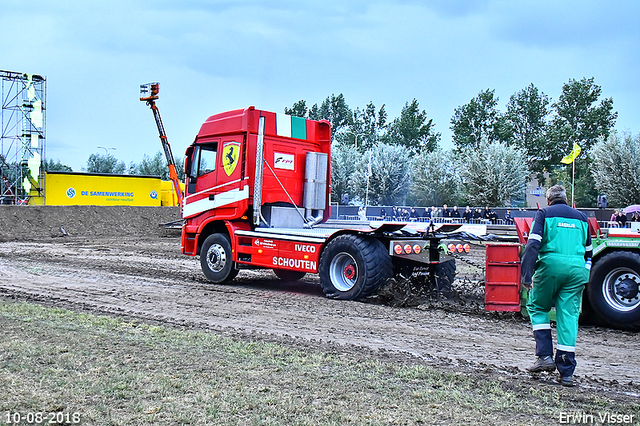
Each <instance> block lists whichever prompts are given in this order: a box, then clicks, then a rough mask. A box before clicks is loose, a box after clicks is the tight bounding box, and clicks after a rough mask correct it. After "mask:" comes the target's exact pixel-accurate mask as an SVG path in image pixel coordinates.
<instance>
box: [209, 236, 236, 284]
mask: <svg viewBox="0 0 640 426" xmlns="http://www.w3.org/2000/svg"><path fill="white" fill-rule="evenodd" d="M235 266H236V265H235V262H234V261H233V254H232V251H231V241H230V240H229V237H228V236H227V235H226V234H211V235H209V236H208V237H207V238H206V239H205V240H204V243H203V244H202V248H201V249H200V267H201V268H202V272H203V273H204V275H205V277H207V279H208V280H209V281H211V282H212V283H215V284H225V283H227V282H229V281H231V280H233V279H234V278H235V277H236V275H238V270H237V269H236V267H235Z"/></svg>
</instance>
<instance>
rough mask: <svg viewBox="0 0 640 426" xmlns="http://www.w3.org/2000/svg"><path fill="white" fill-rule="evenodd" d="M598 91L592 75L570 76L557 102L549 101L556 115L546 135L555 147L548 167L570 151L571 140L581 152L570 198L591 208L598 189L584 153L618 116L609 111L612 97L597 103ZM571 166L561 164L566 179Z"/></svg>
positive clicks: (602, 136)
mask: <svg viewBox="0 0 640 426" xmlns="http://www.w3.org/2000/svg"><path fill="white" fill-rule="evenodd" d="M601 94H602V89H601V87H600V86H598V85H597V84H595V83H594V78H593V77H591V78H589V79H587V78H583V79H582V80H573V79H570V80H569V82H568V83H565V84H564V85H563V86H562V94H561V95H560V97H559V99H558V102H556V103H554V104H553V108H554V110H555V113H556V116H555V117H554V119H553V120H552V122H551V123H550V125H549V131H548V137H549V138H550V142H551V144H552V146H555V147H556V149H555V151H554V153H553V155H552V157H551V160H550V162H549V163H550V167H553V166H551V165H557V166H556V167H560V166H561V163H560V160H561V159H562V157H564V156H565V155H567V154H568V153H569V152H571V149H572V148H573V144H574V143H578V144H579V145H580V147H581V148H582V154H581V155H580V156H579V157H578V158H577V159H576V163H575V186H576V194H575V198H574V199H575V203H576V206H578V207H594V206H595V204H596V201H597V196H598V191H597V189H596V186H595V185H596V183H595V180H594V179H593V174H592V173H591V168H590V166H591V160H589V159H588V156H587V153H588V152H589V151H590V149H591V147H592V146H593V145H594V144H595V143H596V141H598V140H599V139H601V138H604V139H606V138H607V137H608V136H609V133H610V132H611V130H612V129H613V127H614V126H615V122H616V119H617V118H618V113H617V112H615V111H613V99H612V98H605V99H602V100H601V101H600V102H599V103H598V99H599V98H600V96H601ZM572 167H573V165H571V164H569V165H567V166H565V171H566V175H568V176H569V182H570V181H571V179H570V178H571V174H572V173H573V171H572ZM567 186H570V184H569V185H567Z"/></svg>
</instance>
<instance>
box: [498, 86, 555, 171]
mask: <svg viewBox="0 0 640 426" xmlns="http://www.w3.org/2000/svg"><path fill="white" fill-rule="evenodd" d="M550 113H551V99H550V98H549V97H548V96H547V95H545V94H544V93H541V92H540V91H539V90H538V88H537V87H536V86H534V85H533V83H532V84H530V85H529V86H527V87H526V88H525V89H523V90H521V91H519V92H517V93H515V94H513V95H511V97H510V98H509V102H508V103H507V111H506V112H505V114H504V115H503V116H502V117H501V119H500V120H499V126H498V135H499V139H500V140H501V141H503V142H506V143H507V145H510V146H515V147H518V148H520V149H522V150H524V151H525V152H526V154H527V165H528V168H529V170H531V171H532V172H534V173H536V174H537V178H538V181H539V182H543V181H544V178H543V172H544V171H545V170H549V168H550V163H549V162H550V161H551V158H552V157H553V152H554V149H555V144H554V143H553V142H552V141H551V140H550V139H549V138H547V135H546V133H547V119H548V116H549V114H550Z"/></svg>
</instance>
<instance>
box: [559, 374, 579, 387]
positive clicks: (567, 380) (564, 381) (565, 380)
mask: <svg viewBox="0 0 640 426" xmlns="http://www.w3.org/2000/svg"><path fill="white" fill-rule="evenodd" d="M558 382H560V384H561V385H562V386H566V387H568V388H571V387H573V386H575V385H576V384H575V383H574V382H573V376H566V377H562V376H560V378H559V379H558Z"/></svg>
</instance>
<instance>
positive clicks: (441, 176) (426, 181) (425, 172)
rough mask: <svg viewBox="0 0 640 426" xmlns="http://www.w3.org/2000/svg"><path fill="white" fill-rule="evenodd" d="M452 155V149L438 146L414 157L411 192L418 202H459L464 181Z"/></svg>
mask: <svg viewBox="0 0 640 426" xmlns="http://www.w3.org/2000/svg"><path fill="white" fill-rule="evenodd" d="M452 155H453V152H452V151H443V150H442V149H441V148H437V149H436V150H434V151H432V152H426V151H424V152H421V153H420V154H418V155H416V156H415V157H414V158H413V165H412V176H413V181H412V182H411V193H412V196H413V197H414V198H415V200H416V202H417V203H419V204H420V205H423V206H432V205H437V206H441V205H443V204H449V205H456V204H458V202H459V201H460V193H459V189H460V188H461V186H462V181H461V179H460V174H459V173H458V167H457V164H456V162H455V161H454V160H453V158H452Z"/></svg>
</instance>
